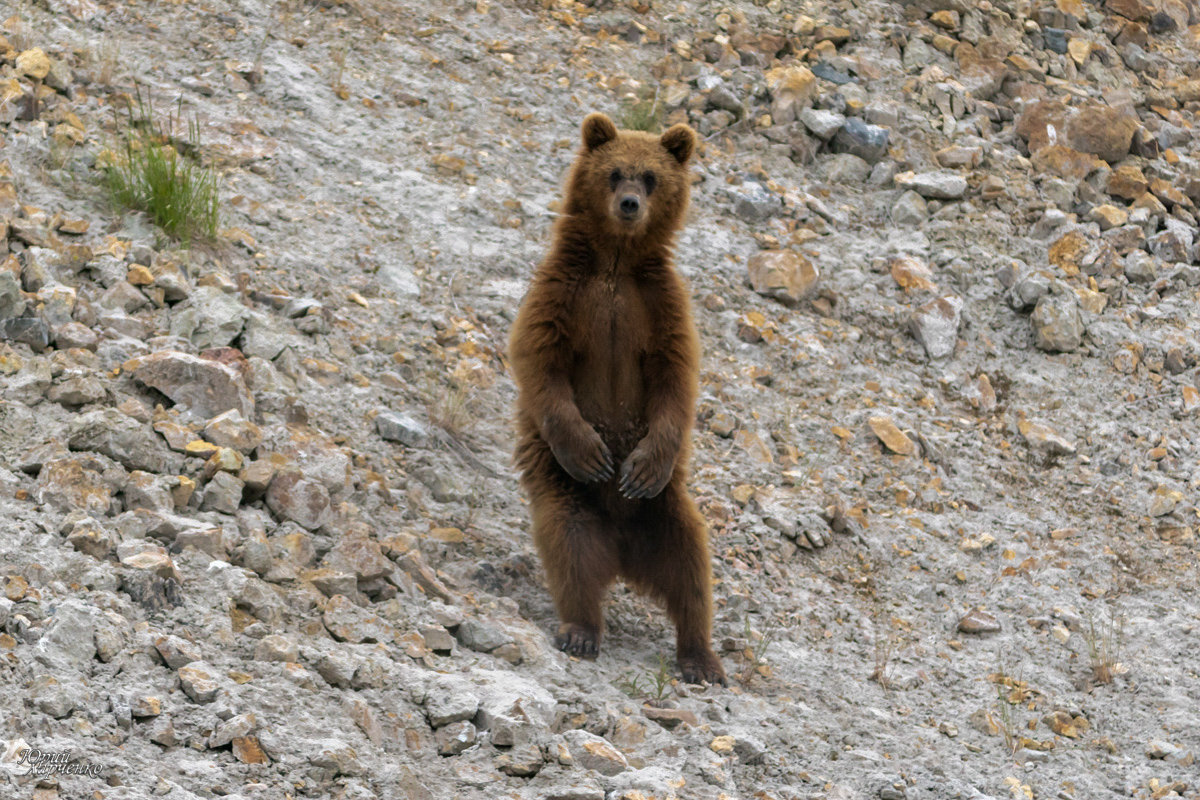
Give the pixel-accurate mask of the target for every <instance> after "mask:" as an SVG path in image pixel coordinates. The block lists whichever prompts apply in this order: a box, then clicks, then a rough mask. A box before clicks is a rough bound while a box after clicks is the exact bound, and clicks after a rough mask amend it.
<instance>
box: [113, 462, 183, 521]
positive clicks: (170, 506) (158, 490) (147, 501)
mask: <svg viewBox="0 0 1200 800" xmlns="http://www.w3.org/2000/svg"><path fill="white" fill-rule="evenodd" d="M124 494H125V508H127V509H129V510H133V509H137V508H142V509H146V510H148V511H160V512H164V513H170V512H172V511H174V510H175V501H174V500H173V499H172V497H171V491H170V489H169V488H168V486H167V480H166V478H164V477H162V476H160V475H155V474H153V473H150V472H143V471H141V470H133V471H132V472H130V473H129V481H128V483H126V484H125V489H124Z"/></svg>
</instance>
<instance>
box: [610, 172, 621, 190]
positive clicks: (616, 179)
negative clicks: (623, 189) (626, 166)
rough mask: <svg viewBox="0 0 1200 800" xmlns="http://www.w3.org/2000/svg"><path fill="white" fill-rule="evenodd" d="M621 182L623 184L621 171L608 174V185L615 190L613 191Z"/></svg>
mask: <svg viewBox="0 0 1200 800" xmlns="http://www.w3.org/2000/svg"><path fill="white" fill-rule="evenodd" d="M620 182H621V170H619V169H614V170H613V171H612V172H610V173H608V185H609V186H610V187H611V188H613V189H615V188H617V184H618V183H620Z"/></svg>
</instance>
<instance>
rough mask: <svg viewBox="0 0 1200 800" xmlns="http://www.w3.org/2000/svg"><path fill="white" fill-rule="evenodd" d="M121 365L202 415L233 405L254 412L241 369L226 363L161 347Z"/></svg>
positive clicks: (245, 412)
mask: <svg viewBox="0 0 1200 800" xmlns="http://www.w3.org/2000/svg"><path fill="white" fill-rule="evenodd" d="M122 369H123V371H124V372H126V373H128V374H130V375H132V376H133V379H134V380H135V381H137V382H139V383H142V384H145V385H146V386H149V387H151V388H153V389H157V390H158V391H160V392H162V393H163V394H165V395H166V396H167V397H169V398H170V399H171V400H173V401H174V402H175V404H176V405H177V406H178V407H179V408H180V409H181V410H183V411H185V412H188V413H191V414H194V415H195V416H197V417H200V418H201V419H211V418H212V417H215V416H217V415H218V414H220V413H222V412H224V411H228V410H230V409H237V410H238V411H239V412H240V413H241V414H242V416H243V417H246V418H250V417H251V416H252V415H253V414H254V399H253V398H252V397H251V396H250V392H249V390H248V389H247V388H246V384H245V381H244V380H243V379H242V375H241V373H239V372H238V371H237V370H236V369H234V368H233V367H231V366H228V365H226V364H222V363H219V362H217V361H213V360H211V359H207V358H200V357H198V356H193V355H189V354H187V353H180V352H177V351H173V350H160V351H159V352H157V353H152V354H150V355H147V356H141V357H139V358H134V359H131V360H129V361H127V362H125V364H124V366H123V367H122Z"/></svg>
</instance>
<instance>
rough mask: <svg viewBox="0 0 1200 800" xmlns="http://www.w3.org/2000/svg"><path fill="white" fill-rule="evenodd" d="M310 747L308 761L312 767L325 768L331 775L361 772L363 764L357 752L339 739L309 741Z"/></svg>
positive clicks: (359, 773)
mask: <svg viewBox="0 0 1200 800" xmlns="http://www.w3.org/2000/svg"><path fill="white" fill-rule="evenodd" d="M310 748H311V750H310V753H309V756H308V762H309V763H310V764H312V765H313V766H314V767H320V768H321V769H324V770H327V771H328V772H329V773H331V776H337V775H347V776H354V775H361V774H363V771H364V770H363V765H362V762H360V761H359V760H358V754H357V753H355V752H354V748H353V747H351V746H350V745H348V744H346V743H345V742H343V741H342V740H340V739H322V740H320V741H318V742H312V743H310Z"/></svg>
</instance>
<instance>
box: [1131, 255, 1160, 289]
mask: <svg viewBox="0 0 1200 800" xmlns="http://www.w3.org/2000/svg"><path fill="white" fill-rule="evenodd" d="M1125 278H1126V280H1128V281H1129V282H1130V283H1153V282H1154V281H1155V280H1157V279H1158V259H1157V258H1155V257H1154V256H1152V255H1150V254H1149V253H1147V252H1146V251H1145V250H1132V251H1130V253H1129V255H1127V256H1125Z"/></svg>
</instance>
